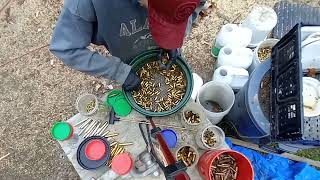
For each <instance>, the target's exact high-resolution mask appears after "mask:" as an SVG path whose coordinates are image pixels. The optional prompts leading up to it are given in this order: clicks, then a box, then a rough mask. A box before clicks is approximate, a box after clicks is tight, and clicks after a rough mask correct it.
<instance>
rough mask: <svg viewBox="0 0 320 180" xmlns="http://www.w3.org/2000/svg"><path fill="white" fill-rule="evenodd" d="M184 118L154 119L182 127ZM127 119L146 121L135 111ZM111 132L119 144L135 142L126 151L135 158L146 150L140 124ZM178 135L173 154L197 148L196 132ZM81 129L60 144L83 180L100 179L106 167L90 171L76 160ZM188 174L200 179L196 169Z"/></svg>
mask: <svg viewBox="0 0 320 180" xmlns="http://www.w3.org/2000/svg"><path fill="white" fill-rule="evenodd" d="M85 118H86V117H83V116H81V115H80V114H77V115H75V116H73V117H72V118H70V119H69V120H68V122H69V123H71V124H72V125H75V124H76V123H78V122H80V121H82V120H84V119H85ZM180 118H182V116H181V113H180V112H179V113H176V114H175V115H171V116H167V117H163V118H154V121H155V122H158V123H161V124H167V125H177V126H182V125H181V123H180V122H181V120H180ZM126 119H132V120H141V119H145V117H144V116H143V115H141V114H139V113H137V112H135V111H133V112H132V113H131V114H130V115H129V116H128V117H126ZM106 130H108V131H110V133H109V134H111V133H119V135H118V136H116V137H114V139H115V140H116V141H118V142H133V143H134V144H133V145H130V146H126V147H125V149H126V151H127V152H130V153H131V154H132V156H133V157H134V158H136V157H137V156H138V154H140V153H141V152H142V151H144V150H145V142H144V140H143V138H142V136H141V134H140V131H139V127H138V124H132V123H128V122H125V121H124V122H121V121H120V122H116V123H115V124H114V125H109V127H108V128H107V129H106ZM175 131H176V132H177V133H178V144H177V146H176V148H174V149H172V152H176V151H177V148H179V146H180V145H182V144H190V145H193V146H194V147H197V145H196V144H195V141H194V136H195V133H196V132H193V131H181V130H175ZM79 132H80V129H79V128H78V127H75V128H74V133H75V134H76V137H77V138H75V139H71V140H68V141H62V142H59V143H60V145H61V147H62V149H63V150H64V152H65V154H66V155H67V157H68V158H69V160H70V161H71V163H72V165H73V166H74V168H75V170H76V171H77V173H78V174H79V176H80V178H81V179H85V180H87V179H88V180H89V179H92V178H95V179H98V178H99V177H101V176H103V175H104V174H106V173H107V171H108V169H107V166H106V167H102V168H100V169H98V170H93V171H88V170H85V169H82V168H81V167H80V165H79V164H78V162H77V158H76V152H77V147H78V145H79V144H80V143H81V142H82V140H83V136H82V135H80V136H78V135H77V134H79ZM223 148H225V149H226V148H229V147H228V146H227V145H226V144H224V147H223ZM198 152H199V153H200V154H202V153H203V152H204V151H203V150H201V149H199V148H198ZM187 172H188V174H189V175H190V177H191V179H199V173H198V171H197V169H196V167H192V168H189V169H188V170H187ZM102 179H108V180H109V179H110V177H106V176H103V177H102ZM130 179H135V178H130ZM137 179H142V180H149V179H150V180H152V179H165V177H164V175H163V174H161V175H160V176H159V177H156V178H155V177H151V176H150V177H144V178H137Z"/></svg>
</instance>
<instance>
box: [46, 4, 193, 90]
mask: <svg viewBox="0 0 320 180" xmlns="http://www.w3.org/2000/svg"><path fill="white" fill-rule="evenodd" d="M189 21H190V22H189V24H188V26H187V29H188V27H189V28H191V21H192V18H191V17H190V18H189ZM90 43H93V44H96V45H104V46H106V48H107V49H108V50H109V52H110V54H111V55H112V56H108V57H104V56H101V55H100V54H98V53H97V52H92V51H90V50H89V49H87V47H88V46H89V45H90ZM155 48H157V45H156V43H155V42H154V41H153V39H152V36H151V34H150V32H149V24H148V18H147V9H146V8H145V7H142V6H140V5H139V3H137V0H65V2H64V7H63V9H62V12H61V14H60V16H59V19H58V22H57V24H56V27H55V30H54V32H53V36H52V40H51V44H50V51H51V52H52V53H53V54H54V55H55V56H56V57H58V58H59V59H61V60H62V61H63V62H64V64H66V65H67V66H69V67H71V68H73V69H76V70H79V71H81V72H84V73H88V74H91V75H95V76H102V77H104V78H107V79H113V80H116V81H117V82H118V83H120V84H122V83H124V81H125V80H126V78H127V76H128V74H129V72H130V70H131V67H130V66H129V65H128V64H129V63H130V60H131V59H132V58H133V57H135V56H136V55H138V54H140V53H141V52H143V51H146V50H149V49H155Z"/></svg>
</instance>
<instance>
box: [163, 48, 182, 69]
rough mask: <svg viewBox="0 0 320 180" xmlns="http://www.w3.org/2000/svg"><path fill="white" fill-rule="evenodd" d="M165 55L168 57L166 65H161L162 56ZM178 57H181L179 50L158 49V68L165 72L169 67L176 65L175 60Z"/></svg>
mask: <svg viewBox="0 0 320 180" xmlns="http://www.w3.org/2000/svg"><path fill="white" fill-rule="evenodd" d="M166 55H167V57H168V62H167V63H166V64H163V63H162V58H163V56H166ZM180 55H181V54H180V49H169V50H166V49H160V52H159V54H158V60H159V64H160V68H161V69H167V70H169V69H171V66H172V65H173V64H175V63H176V60H177V58H178V56H180Z"/></svg>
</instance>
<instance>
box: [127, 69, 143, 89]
mask: <svg viewBox="0 0 320 180" xmlns="http://www.w3.org/2000/svg"><path fill="white" fill-rule="evenodd" d="M122 87H123V89H124V90H125V91H137V90H140V89H141V80H140V78H139V77H138V76H137V74H136V73H135V72H134V70H132V69H131V71H130V73H129V75H128V77H127V79H126V80H125V81H124V83H123V85H122Z"/></svg>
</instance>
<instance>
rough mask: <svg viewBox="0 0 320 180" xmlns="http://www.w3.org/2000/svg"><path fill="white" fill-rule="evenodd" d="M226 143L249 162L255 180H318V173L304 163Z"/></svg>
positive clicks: (319, 175) (319, 173) (228, 141)
mask: <svg viewBox="0 0 320 180" xmlns="http://www.w3.org/2000/svg"><path fill="white" fill-rule="evenodd" d="M226 141H227V144H228V145H229V146H230V148H231V149H233V150H235V151H238V152H241V153H242V154H244V155H245V156H246V157H247V158H248V159H249V160H250V161H251V164H252V166H253V169H254V173H255V177H254V179H255V180H291V179H294V180H320V171H319V170H317V169H316V168H314V167H312V166H310V165H308V164H306V163H302V162H296V161H292V160H289V159H286V158H282V157H280V156H277V155H273V154H266V155H264V154H260V153H259V152H257V151H254V150H251V149H248V148H244V147H242V146H236V145H232V143H231V141H230V140H229V139H227V140H226Z"/></svg>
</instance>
